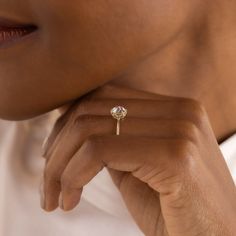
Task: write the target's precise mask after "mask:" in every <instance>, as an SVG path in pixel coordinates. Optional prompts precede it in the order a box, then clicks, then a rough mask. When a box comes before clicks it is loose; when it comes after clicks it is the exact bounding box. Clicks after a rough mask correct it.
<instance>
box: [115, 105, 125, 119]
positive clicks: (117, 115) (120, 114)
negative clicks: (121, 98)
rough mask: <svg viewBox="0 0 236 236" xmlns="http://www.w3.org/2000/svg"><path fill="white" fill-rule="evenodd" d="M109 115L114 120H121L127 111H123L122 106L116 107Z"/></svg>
mask: <svg viewBox="0 0 236 236" xmlns="http://www.w3.org/2000/svg"><path fill="white" fill-rule="evenodd" d="M111 115H112V116H113V117H114V118H115V119H118V120H120V119H123V118H125V116H126V115H127V109H125V108H124V107H122V106H116V107H113V108H112V109H111Z"/></svg>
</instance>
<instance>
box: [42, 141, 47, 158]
mask: <svg viewBox="0 0 236 236" xmlns="http://www.w3.org/2000/svg"><path fill="white" fill-rule="evenodd" d="M47 146H48V137H46V138H45V139H44V141H43V144H42V156H43V157H45V156H46V154H47Z"/></svg>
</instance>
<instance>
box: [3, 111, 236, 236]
mask: <svg viewBox="0 0 236 236" xmlns="http://www.w3.org/2000/svg"><path fill="white" fill-rule="evenodd" d="M57 116H58V114H57V113H56V112H52V113H50V114H48V115H45V116H41V117H39V118H36V119H33V120H30V121H25V122H8V121H0V235H1V236H2V235H4V236H32V235H34V236H42V235H44V236H54V235H55V236H93V235H96V236H97V235H102V236H111V235H112V236H120V235H128V236H141V235H142V236H143V235H144V234H143V233H142V232H141V231H140V229H139V228H138V227H137V225H136V224H135V222H134V220H133V219H132V217H131V215H130V214H129V212H128V210H127V209H126V207H125V204H124V202H123V200H122V197H121V195H120V193H119V191H118V190H117V189H116V187H115V186H114V184H113V183H112V180H111V178H110V176H109V174H108V172H107V170H106V169H104V170H103V171H101V172H100V173H99V174H98V175H97V176H96V177H95V178H94V179H93V180H92V181H91V182H90V183H89V184H88V185H86V186H85V188H84V191H83V195H82V198H81V202H80V204H79V206H78V207H77V208H76V209H75V210H73V211H71V212H67V213H64V212H63V211H61V210H60V209H58V210H56V211H55V212H52V213H46V212H44V211H43V210H41V208H40V200H39V193H38V185H39V178H40V176H41V173H42V170H43V165H44V160H43V158H41V155H40V154H41V144H42V142H43V139H44V137H45V136H46V135H47V134H48V133H49V131H50V127H51V125H52V123H53V122H54V120H55V119H56V118H57ZM221 150H222V152H223V155H224V156H225V160H226V162H227V164H228V166H229V168H230V171H231V173H232V176H233V178H234V180H235V181H236V135H234V136H232V137H231V138H230V139H228V140H227V141H225V142H224V143H223V144H221ZM101 183H102V184H101Z"/></svg>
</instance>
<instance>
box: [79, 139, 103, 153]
mask: <svg viewBox="0 0 236 236" xmlns="http://www.w3.org/2000/svg"><path fill="white" fill-rule="evenodd" d="M104 145H105V144H104V140H103V137H102V136H99V135H91V136H89V137H88V138H87V139H86V140H85V142H84V144H83V145H82V148H83V151H84V152H85V153H86V154H88V155H89V156H93V155H96V156H98V157H99V156H101V155H100V154H101V151H102V149H103V148H104Z"/></svg>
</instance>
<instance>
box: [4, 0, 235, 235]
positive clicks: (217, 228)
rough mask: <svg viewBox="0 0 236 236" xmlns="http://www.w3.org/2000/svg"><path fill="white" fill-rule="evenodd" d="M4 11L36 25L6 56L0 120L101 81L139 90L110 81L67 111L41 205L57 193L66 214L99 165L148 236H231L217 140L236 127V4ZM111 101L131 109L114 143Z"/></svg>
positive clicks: (110, 2)
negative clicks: (35, 32)
mask: <svg viewBox="0 0 236 236" xmlns="http://www.w3.org/2000/svg"><path fill="white" fill-rule="evenodd" d="M95 3H96V4H95ZM0 6H1V7H0V9H1V10H0V15H1V14H5V15H11V14H12V15H18V16H24V17H25V21H29V22H32V23H35V24H36V25H38V26H39V28H40V30H39V31H38V33H37V34H35V37H34V38H32V39H31V40H27V41H25V42H22V43H19V44H16V45H15V46H14V47H11V48H8V49H1V53H0V117H2V118H5V119H13V120H17V119H26V118H30V117H34V116H36V115H39V114H42V113H45V112H47V111H50V110H52V109H54V108H57V107H60V106H62V105H64V104H67V103H68V102H71V101H74V100H75V99H78V98H80V97H81V96H82V95H84V94H87V93H89V92H91V91H92V90H93V89H95V88H98V87H99V86H102V85H104V84H105V83H107V82H109V83H110V84H116V85H118V84H120V85H125V86H128V87H130V88H137V89H142V90H144V91H146V92H140V91H136V90H134V89H130V90H127V88H117V87H107V86H105V87H103V88H101V90H100V92H97V91H96V92H94V93H92V94H94V95H92V96H91V97H93V99H91V97H89V96H88V97H86V96H85V98H84V99H83V98H82V99H79V100H78V101H77V103H75V105H74V106H73V107H72V109H70V110H69V111H68V112H67V113H66V114H65V116H62V118H61V119H60V121H59V122H58V123H57V125H56V126H55V129H54V131H53V134H52V136H51V138H50V139H49V144H48V151H47V154H46V158H47V165H46V169H45V188H44V190H45V198H44V199H43V200H44V201H42V203H43V207H44V209H46V210H48V211H51V210H54V209H55V208H56V207H57V206H58V196H59V193H60V191H61V190H62V197H61V199H62V203H63V204H62V205H63V208H64V209H65V210H70V209H72V208H73V207H74V206H75V205H76V204H77V203H78V201H79V197H80V194H81V191H80V189H81V187H83V186H84V184H86V183H87V182H88V181H89V180H90V179H91V178H92V177H94V175H95V174H96V173H97V172H98V171H99V170H100V169H101V168H102V167H103V165H106V166H107V167H108V168H109V170H110V173H111V175H112V177H113V179H114V182H115V183H116V184H117V186H118V187H119V189H120V191H121V193H122V195H123V197H124V199H125V201H126V204H127V207H128V209H129V210H130V212H131V213H132V215H133V217H134V219H135V220H136V222H137V224H138V225H139V226H140V228H141V229H142V230H143V232H145V234H146V235H167V232H168V235H170V236H177V235H190V236H195V235H222V236H223V235H224V236H228V235H233V233H232V231H233V230H234V232H235V230H236V229H235V225H234V224H233V223H234V222H233V219H235V218H236V216H235V212H236V206H235V204H236V203H235V197H236V196H235V194H236V193H235V186H234V184H233V181H232V178H231V177H230V174H229V171H228V169H227V167H226V165H225V162H224V160H223V157H222V155H221V153H220V151H219V147H218V145H217V141H216V140H217V139H218V140H221V139H222V138H223V137H225V136H228V135H229V134H230V133H232V132H233V131H235V129H236V125H235V120H236V109H235V107H236V97H235V91H234V90H235V87H236V80H235V76H236V67H235V63H236V56H235V55H236V45H235V44H236V41H235V34H236V32H235V23H234V22H235V20H236V19H235V17H236V15H235V9H236V2H235V1H220V0H219V1H217V0H216V1H210V0H207V1H197V0H193V1H189V0H175V1H174V0H173V1H162V0H158V1H157V0H150V1H147V0H141V1H133V0H132V1H131V0H124V1H120V0H96V2H95V1H94V0H88V1H78V2H76V4H75V3H74V2H71V1H62V0H60V1H56V0H50V1H46V2H44V4H42V3H41V1H36V0H34V1H33V0H29V1H23V0H21V1H20V0H19V1H17V4H16V3H14V1H8V0H0ZM26 68H27V69H26ZM107 88H109V89H107ZM111 89H112V92H111ZM149 92H154V93H155V94H150V93H149ZM158 94H166V95H170V97H167V96H161V95H158ZM178 97H187V98H188V99H187V98H182V99H180V98H178ZM101 98H102V99H103V100H102V103H101V101H100V102H99V99H101ZM130 98H134V100H132V101H129V100H127V99H130ZM189 98H194V99H196V100H198V101H199V102H196V101H195V100H194V101H192V100H189ZM86 99H87V100H86ZM112 99H117V101H116V102H114V100H112ZM144 99H146V101H143V100H144ZM166 100H168V101H166ZM117 103H119V104H121V105H124V106H126V107H127V108H128V110H129V114H128V117H127V119H126V121H124V122H123V123H122V135H121V136H119V137H117V136H113V135H112V134H113V133H114V120H112V118H111V116H110V115H109V114H108V112H109V110H110V108H111V107H112V106H114V105H116V104H117ZM200 103H201V104H203V105H200ZM203 106H204V107H205V109H206V110H207V113H208V115H209V118H210V122H209V121H208V118H207V117H208V116H207V114H206V111H205V109H204V108H203ZM144 109H145V112H144ZM81 112H82V113H81ZM83 112H86V113H87V114H89V116H83V117H82V116H81V115H82V114H83ZM101 113H102V114H101ZM98 115H99V116H98ZM101 115H103V116H105V117H103V119H102V118H101ZM144 115H145V117H144ZM160 117H161V119H160ZM148 118H149V119H152V121H150V120H148ZM61 120H62V121H61ZM75 121H76V122H75ZM77 121H79V122H77ZM95 124H96V127H97V128H95V126H94V125H95ZM58 126H59V128H58ZM74 126H76V128H74V129H72V127H74ZM211 126H212V128H213V130H212V128H211ZM98 128H100V129H98ZM70 129H72V131H76V132H68V130H70ZM60 130H61V131H62V132H59V131H60ZM154 131H155V132H154ZM213 131H214V132H213ZM67 132H68V133H67ZM68 134H70V135H69V136H68ZM77 135H79V136H80V137H77ZM129 135H134V137H135V138H132V139H130V138H129ZM57 137H58V138H57ZM163 138H164V139H163ZM65 139H66V140H67V142H68V143H67V142H66V145H65V141H63V140H65ZM118 139H119V140H118ZM62 142H63V145H61V143H62ZM72 144H73V145H72ZM104 146H106V147H109V148H107V149H104ZM157 147H158V148H157ZM170 147H171V148H170ZM61 149H63V150H61ZM58 150H60V152H59V151H58ZM75 152H76V153H77V154H76V155H74V154H75ZM96 153H99V155H97V154H96ZM147 153H148V155H147ZM131 157H132V158H131ZM55 160H56V161H55ZM59 160H61V161H59ZM89 160H90V161H89ZM91 160H94V162H92V161H91ZM144 160H145V163H144ZM78 163H79V164H78ZM74 165H76V167H77V168H76V172H75V169H74V168H73V166H74ZM79 167H81V168H80V169H79ZM150 168H151V169H150ZM160 168H161V169H160ZM84 170H86V172H85V171H84ZM150 170H152V171H153V176H147V175H146V173H152V172H151V171H150ZM124 171H126V172H125V173H127V172H128V174H124ZM159 171H161V172H160V174H158V173H159ZM199 173H200V174H199ZM123 177H124V178H123ZM140 188H141V189H142V190H143V189H144V190H145V191H142V192H141V193H140V192H137V191H138V190H139V189H140ZM43 192H44V191H43ZM141 194H145V195H144V196H143V198H141V197H142V196H141ZM142 199H144V200H145V202H143V200H142ZM149 204H150V205H149ZM140 206H142V207H141V209H140ZM144 209H145V211H144ZM144 212H146V213H145V216H146V217H144V218H142V217H141V216H143V214H144ZM159 215H160V217H159ZM164 219H165V223H164V221H163V220H164ZM180 226H181V227H180Z"/></svg>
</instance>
